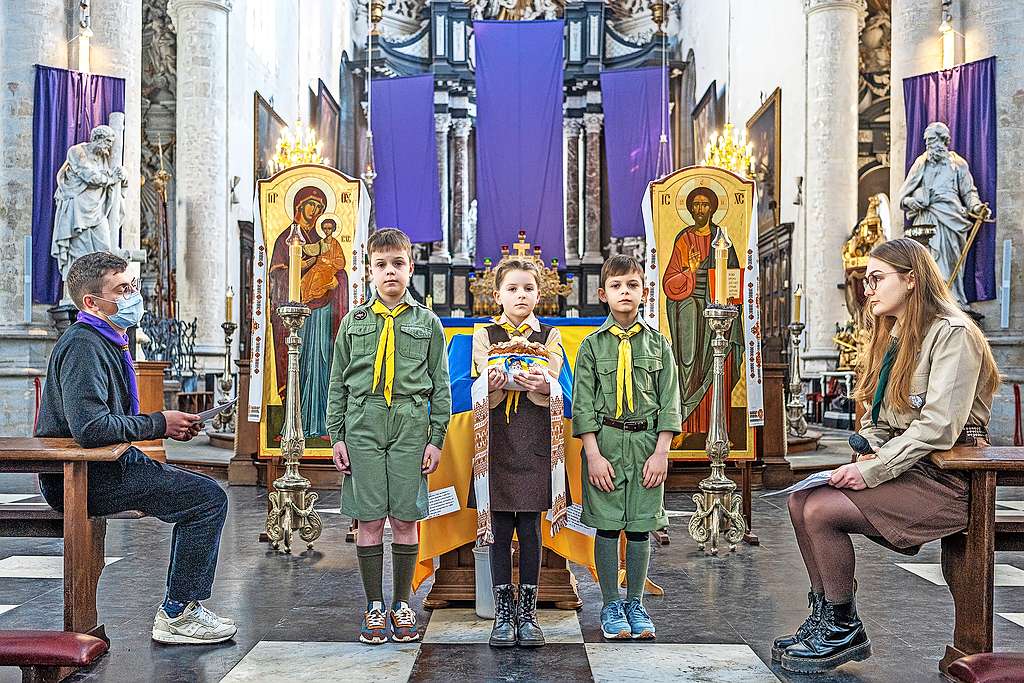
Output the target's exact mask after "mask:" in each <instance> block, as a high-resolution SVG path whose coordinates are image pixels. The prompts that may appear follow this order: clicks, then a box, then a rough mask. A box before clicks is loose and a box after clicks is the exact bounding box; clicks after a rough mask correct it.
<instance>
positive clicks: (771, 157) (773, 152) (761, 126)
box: [747, 88, 782, 230]
mask: <svg viewBox="0 0 1024 683" xmlns="http://www.w3.org/2000/svg"><path fill="white" fill-rule="evenodd" d="M747 140H748V141H749V142H751V143H752V144H753V145H754V157H755V159H756V165H755V170H754V177H755V179H756V180H757V227H758V228H760V229H762V230H767V229H768V228H773V227H775V226H776V225H778V224H779V185H780V183H781V173H782V89H781V88H776V89H775V91H774V92H773V93H772V94H771V95H769V96H768V97H767V98H766V99H765V101H764V102H763V103H762V104H761V106H760V108H758V110H757V111H756V112H754V115H753V116H751V117H750V120H749V121H747Z"/></svg>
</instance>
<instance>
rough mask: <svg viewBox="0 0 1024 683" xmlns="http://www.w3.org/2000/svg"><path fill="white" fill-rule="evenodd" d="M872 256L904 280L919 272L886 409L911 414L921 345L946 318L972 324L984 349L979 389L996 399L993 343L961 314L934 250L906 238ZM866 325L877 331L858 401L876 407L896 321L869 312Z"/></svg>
mask: <svg viewBox="0 0 1024 683" xmlns="http://www.w3.org/2000/svg"><path fill="white" fill-rule="evenodd" d="M871 256H873V257H874V258H876V259H878V260H879V261H882V262H884V263H887V264H889V265H890V266H892V268H893V270H895V271H897V272H898V273H901V274H903V275H906V274H907V273H911V272H913V274H914V283H915V284H914V287H913V288H912V289H911V290H910V291H909V292H908V295H907V307H906V310H905V311H904V314H903V320H902V322H901V324H900V330H899V350H898V351H897V353H896V361H895V362H894V363H893V367H892V372H891V374H890V375H889V377H890V379H889V385H888V386H887V387H886V392H885V399H884V400H885V403H886V405H888V406H890V407H891V408H893V409H894V410H897V411H900V412H903V411H906V410H909V409H910V400H909V399H910V381H911V378H912V376H913V374H914V368H915V367H916V366H917V356H918V353H919V352H920V351H921V343H922V342H923V341H924V337H925V335H926V334H928V329H929V328H930V327H931V324H932V323H933V322H934V321H935V319H936V318H939V317H945V316H951V317H956V318H960V319H963V320H964V321H966V323H967V324H966V325H965V328H966V330H967V333H968V334H969V335H971V338H972V339H973V340H974V341H975V343H976V344H977V346H978V348H980V349H982V359H981V373H980V374H979V376H978V390H979V391H981V392H982V393H985V394H988V395H989V396H991V395H992V394H994V393H995V390H996V388H997V387H998V386H999V371H998V369H997V368H996V361H995V358H993V356H992V349H991V348H990V347H989V345H988V340H987V339H985V335H984V334H983V333H982V331H981V330H980V329H979V328H978V326H977V325H975V324H974V321H973V320H971V319H970V318H969V317H968V316H967V315H966V314H965V313H964V312H963V311H961V310H960V307H959V306H958V305H957V303H956V300H955V299H954V298H953V295H952V294H950V291H949V288H948V287H947V286H946V282H945V278H943V277H942V273H940V272H939V268H938V266H937V265H936V264H935V259H933V258H932V256H931V254H929V253H928V250H927V249H925V248H924V247H923V246H921V245H920V244H918V243H917V242H915V241H914V240H912V239H908V238H906V237H901V238H899V239H895V240H891V241H889V242H883V243H882V244H880V245H878V246H877V247H875V248H874V249H872V250H871ZM864 323H865V325H867V326H868V328H869V329H870V331H871V340H870V342H869V343H868V346H867V349H865V350H862V351H861V354H860V359H859V360H858V363H857V377H858V379H857V388H856V389H855V390H854V392H853V397H854V399H856V400H857V401H865V402H867V403H871V401H872V400H873V399H874V396H875V388H876V386H877V384H878V374H879V372H880V371H881V369H882V359H883V357H884V356H885V352H886V349H888V347H889V344H890V341H891V336H890V335H891V332H892V328H893V325H895V323H896V318H894V317H892V316H881V317H879V316H875V315H873V314H871V312H870V310H865V314H864Z"/></svg>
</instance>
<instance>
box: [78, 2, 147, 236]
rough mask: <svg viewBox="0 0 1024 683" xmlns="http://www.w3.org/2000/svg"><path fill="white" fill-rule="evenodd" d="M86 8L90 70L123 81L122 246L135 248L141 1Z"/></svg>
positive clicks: (139, 187) (94, 4)
mask: <svg viewBox="0 0 1024 683" xmlns="http://www.w3.org/2000/svg"><path fill="white" fill-rule="evenodd" d="M89 8H90V16H91V19H92V23H91V28H92V32H93V37H92V40H91V44H90V59H89V61H90V63H91V65H92V66H91V68H92V71H93V73H98V74H103V75H105V76H117V77H118V78H123V79H124V80H125V84H124V108H125V112H124V113H125V129H124V167H125V171H126V173H127V175H128V187H127V189H126V190H125V203H124V223H123V224H122V226H121V247H122V248H124V249H138V248H139V222H140V204H139V199H140V195H141V190H142V185H141V182H140V181H141V170H140V169H141V162H142V0H92V2H91V3H90V5H89Z"/></svg>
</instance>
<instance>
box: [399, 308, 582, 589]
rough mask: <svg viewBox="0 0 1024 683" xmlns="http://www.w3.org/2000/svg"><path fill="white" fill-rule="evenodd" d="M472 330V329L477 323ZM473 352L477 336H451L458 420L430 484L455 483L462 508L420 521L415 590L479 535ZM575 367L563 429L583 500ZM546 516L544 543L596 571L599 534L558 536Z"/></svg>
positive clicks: (577, 494)
mask: <svg viewBox="0 0 1024 683" xmlns="http://www.w3.org/2000/svg"><path fill="white" fill-rule="evenodd" d="M470 325H471V323H470ZM583 329H587V332H590V331H591V329H590V328H589V327H588V328H583ZM468 331H469V332H472V327H471V326H469V330H468ZM574 355H575V354H574ZM472 356H473V337H472V334H456V335H454V336H452V337H451V341H450V343H449V345H448V368H449V373H450V375H451V384H452V419H451V422H450V423H449V425H448V435H447V437H446V438H445V442H444V452H443V455H442V457H441V463H440V465H439V466H438V468H437V470H436V471H435V472H434V473H433V474H431V475H430V477H429V478H428V479H427V487H428V488H429V490H431V491H438V490H440V489H444V488H447V487H449V486H453V487H455V491H456V494H457V496H458V499H459V507H460V509H459V510H458V512H453V513H450V514H447V515H443V516H440V517H434V518H430V519H425V520H423V521H422V522H420V553H419V564H418V565H417V567H416V574H415V576H414V578H413V588H414V589H418V588H419V587H420V585H421V584H422V583H423V582H424V581H426V580H427V579H428V578H430V576H431V575H433V573H434V558H436V557H439V556H441V555H443V554H444V553H446V552H448V551H450V550H455V549H456V548H459V547H461V546H463V545H466V544H468V543H473V542H475V541H476V538H477V530H478V529H477V523H478V519H477V511H476V510H473V509H467V508H466V500H467V499H468V496H469V489H470V486H472V482H473V454H474V416H473V399H472V385H473V378H472V377H471V376H470V368H471V366H472V364H473V361H472ZM570 368H571V365H570V363H569V362H565V363H563V364H562V372H561V376H560V377H559V378H558V385H559V387H560V388H561V393H562V396H563V417H562V427H563V429H562V431H563V433H564V434H565V435H566V436H565V440H564V449H565V461H564V462H565V465H564V466H565V472H566V473H567V474H568V479H569V487H570V489H569V490H570V491H571V492H572V499H573V500H574V501H581V500H583V487H582V479H581V476H582V472H581V470H582V461H581V457H582V451H583V444H582V442H581V441H580V440H579V439H574V438H572V437H571V436H569V435H570V434H572V426H571V424H570V419H571V418H572V370H571V369H570ZM552 476H554V473H552ZM562 481H564V479H562ZM478 501H479V496H478ZM577 505H578V503H577ZM569 514H570V519H571V518H573V517H575V518H576V519H578V516H576V515H572V513H571V511H570V513H569ZM546 517H547V516H546V515H545V516H544V518H542V520H541V526H542V529H541V531H542V534H541V536H542V538H543V541H544V546H545V547H547V548H550V549H551V550H552V551H553V552H555V553H558V554H559V555H561V556H562V557H564V558H565V559H567V560H569V561H570V562H575V563H577V564H581V565H584V566H586V567H588V568H589V569H590V570H591V571H593V570H594V538H593V532H590V533H587V529H585V528H583V527H580V526H579V525H578V524H572V523H570V524H569V526H567V527H565V528H563V529H562V530H561V531H560V532H558V533H557V534H555V535H554V536H552V531H551V522H550V521H549V520H548V519H547V518H546Z"/></svg>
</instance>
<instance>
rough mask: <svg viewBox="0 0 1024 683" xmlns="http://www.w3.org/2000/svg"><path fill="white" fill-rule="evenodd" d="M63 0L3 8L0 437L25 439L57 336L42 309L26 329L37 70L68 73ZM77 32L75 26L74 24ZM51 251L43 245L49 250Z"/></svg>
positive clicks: (11, 4)
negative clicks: (38, 382)
mask: <svg viewBox="0 0 1024 683" xmlns="http://www.w3.org/2000/svg"><path fill="white" fill-rule="evenodd" d="M67 21H68V17H67V14H66V13H65V3H64V0H38V1H35V0H34V1H33V2H25V3H20V2H19V3H16V2H11V1H10V0H5V1H4V2H0V26H2V27H3V28H2V29H0V31H3V37H2V38H0V188H2V191H0V358H2V359H3V362H0V433H3V435H4V436H30V435H31V434H32V422H33V418H34V415H35V398H34V384H33V383H34V381H35V380H36V379H37V378H39V379H42V378H44V377H45V376H46V362H47V358H48V356H49V353H50V348H51V347H52V344H53V340H54V338H55V336H56V335H55V331H54V329H53V327H52V326H51V323H50V321H49V319H48V317H47V314H46V308H47V307H46V306H39V305H36V306H31V307H30V311H29V317H30V318H31V320H32V321H34V322H26V320H25V319H26V315H25V292H26V286H27V285H26V282H25V277H26V270H25V259H26V253H27V252H29V253H30V250H31V247H30V246H29V245H27V244H26V239H25V238H26V237H28V236H29V235H31V234H32V114H33V96H34V92H35V77H36V70H35V66H34V65H36V64H44V65H46V66H57V67H61V68H66V67H68V66H69V65H68V36H67ZM76 25H77V24H76ZM47 248H48V245H47Z"/></svg>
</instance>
